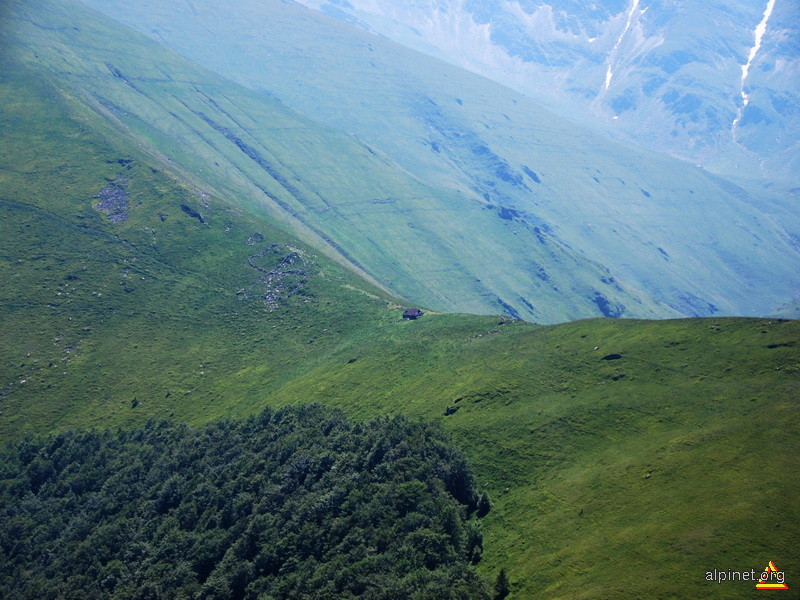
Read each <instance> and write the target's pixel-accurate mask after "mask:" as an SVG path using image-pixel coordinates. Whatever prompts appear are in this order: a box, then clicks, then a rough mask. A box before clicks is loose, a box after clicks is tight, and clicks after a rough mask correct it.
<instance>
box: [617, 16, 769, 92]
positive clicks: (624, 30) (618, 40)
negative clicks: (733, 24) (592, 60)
mask: <svg viewBox="0 0 800 600" xmlns="http://www.w3.org/2000/svg"><path fill="white" fill-rule="evenodd" d="M771 1H772V2H774V0H771ZM637 8H639V0H633V1H632V2H631V8H630V10H629V11H628V18H627V20H626V21H625V27H624V28H623V30H622V33H620V34H619V37H618V38H617V43H616V44H614V47H613V48H612V49H611V53H610V54H609V55H608V69H607V70H606V84H605V89H606V90H608V87H609V86H610V85H611V78H612V77H613V75H614V72H613V71H612V70H611V66H612V65H613V64H614V59H615V58H616V57H617V51H618V50H619V45H620V44H621V43H622V39H623V38H624V37H625V34H626V33H628V30H629V29H630V28H631V22H632V21H633V14H634V13H635V12H636V9H637ZM646 10H647V9H646V8H645V9H644V10H643V11H642V12H641V13H640V14H644V12H645V11H646Z"/></svg>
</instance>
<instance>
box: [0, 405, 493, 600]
mask: <svg viewBox="0 0 800 600" xmlns="http://www.w3.org/2000/svg"><path fill="white" fill-rule="evenodd" d="M0 465H1V466H0V511H2V512H1V513H0V597H2V598H6V599H8V600H12V599H14V600H17V599H19V600H22V599H29V598H40V599H46V598H52V599H57V598H58V599H62V598H63V599H75V600H77V599H81V600H84V599H90V598H114V599H123V598H124V599H141V600H151V599H152V600H155V599H160V598H164V599H167V598H170V599H173V598H174V599H179V598H208V599H210V598H230V599H240V598H247V599H256V598H258V599H262V600H263V599H268V598H269V599H276V600H277V599H284V598H285V599H300V598H320V599H322V598H331V599H333V598H337V599H345V598H365V599H366V598H371V599H395V598H396V599H398V600H399V599H407V598H418V599H423V598H437V599H445V600H446V599H450V598H452V599H472V598H488V596H487V594H486V591H485V585H484V584H483V582H482V581H481V580H480V579H479V578H478V577H477V576H476V575H475V573H474V572H473V570H472V566H471V563H475V562H477V561H478V560H479V559H480V554H481V547H482V541H481V534H480V533H479V531H478V529H477V527H476V525H475V524H474V520H473V521H472V522H468V520H467V518H468V516H469V515H471V514H472V513H474V512H475V509H476V508H477V504H478V494H477V492H476V487H475V479H474V477H473V475H472V473H471V472H470V470H469V468H468V466H467V463H466V462H465V460H464V458H463V457H462V456H461V454H460V453H458V452H457V451H455V450H454V449H453V448H452V447H451V446H450V445H449V443H448V441H447V438H446V435H445V434H444V433H443V431H442V430H441V429H439V428H436V427H432V426H429V425H423V424H420V423H413V422H410V421H408V420H406V419H404V418H399V417H398V418H379V419H376V420H373V421H371V422H369V423H366V424H353V423H351V422H350V421H348V420H347V419H346V418H345V417H344V416H343V415H342V414H341V413H339V412H335V411H331V410H327V409H323V408H322V407H320V406H319V405H309V406H305V407H299V408H286V409H282V410H280V411H277V412H273V411H270V410H266V411H264V412H263V413H261V414H260V415H258V416H256V417H252V418H250V419H248V420H246V421H217V422H214V423H211V424H209V425H207V426H205V427H203V428H199V429H192V428H190V427H188V426H184V425H173V424H166V423H155V422H151V423H149V424H148V425H147V426H145V427H144V428H141V429H137V430H133V431H117V432H111V431H105V432H101V433H96V432H93V433H74V432H66V433H61V434H58V435H53V436H50V437H46V438H45V437H43V438H28V439H26V440H25V441H22V442H19V443H17V444H15V445H13V446H8V447H6V448H5V449H4V450H3V451H2V456H0Z"/></svg>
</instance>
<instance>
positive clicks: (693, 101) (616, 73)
mask: <svg viewBox="0 0 800 600" xmlns="http://www.w3.org/2000/svg"><path fill="white" fill-rule="evenodd" d="M299 1H300V2H301V3H302V4H305V5H306V6H309V7H313V8H316V9H318V10H321V11H323V12H325V13H327V14H328V15H331V16H334V17H336V18H339V19H342V20H345V21H348V22H351V23H356V24H359V25H360V26H362V27H364V28H366V29H369V30H371V31H373V32H375V33H379V34H381V35H385V36H387V37H390V38H391V39H394V40H395V41H398V42H400V43H402V44H405V45H408V46H411V47H413V48H416V49H418V50H422V51H425V52H428V53H431V54H435V55H436V56H439V57H440V58H444V59H445V60H448V61H450V62H452V63H455V64H458V65H459V66H462V67H465V68H467V69H470V70H473V71H476V72H478V73H481V74H483V75H485V76H487V77H489V78H491V79H495V80H497V81H499V82H501V83H504V84H506V85H509V86H510V87H512V88H515V89H517V90H519V91H521V92H523V93H525V94H527V95H530V96H532V97H534V98H536V99H538V100H539V101H542V102H544V103H546V104H547V105H548V106H549V107H551V108H554V109H556V110H557V111H558V112H560V113H561V114H562V115H565V116H568V117H570V118H572V119H575V120H579V121H582V122H584V123H586V122H592V123H593V124H594V125H596V126H600V127H602V128H604V129H606V130H610V131H612V132H614V133H616V134H617V135H619V136H620V137H622V138H623V139H627V140H629V141H633V142H636V143H639V144H642V145H645V146H647V147H649V148H653V149H657V150H661V151H664V152H668V153H670V154H672V155H675V156H679V157H682V158H685V159H689V160H691V161H692V162H695V163H700V164H703V165H705V166H707V167H708V168H710V169H711V170H714V171H718V172H721V173H725V174H735V175H737V176H742V175H744V176H750V177H753V178H758V177H766V178H767V179H771V180H785V181H788V182H792V183H793V184H794V185H796V184H797V180H798V178H797V175H796V173H798V172H800V160H799V159H798V154H800V152H798V150H799V149H800V144H799V143H798V142H799V140H800V118H798V117H800V95H799V94H798V90H800V32H799V31H798V24H800V3H798V2H797V1H796V0H754V1H744V0H725V1H719V0H717V1H713V0H712V1H709V0H601V1H597V2H579V1H577V0H549V1H548V2H547V3H545V2H543V1H542V0H517V1H507V0H427V1H425V2H420V1H417V2H407V1H399V0H299Z"/></svg>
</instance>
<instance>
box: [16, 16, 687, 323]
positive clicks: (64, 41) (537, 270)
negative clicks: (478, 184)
mask: <svg viewBox="0 0 800 600" xmlns="http://www.w3.org/2000/svg"><path fill="white" fill-rule="evenodd" d="M11 6H12V9H11V11H12V12H11V18H12V20H11V21H10V27H9V29H10V31H11V32H13V37H14V39H15V40H16V41H14V42H13V43H11V46H10V49H11V50H12V51H13V52H14V53H16V54H18V55H19V56H20V57H22V58H21V60H24V61H25V62H26V63H27V64H31V65H34V66H36V67H37V68H41V69H44V70H45V71H47V72H48V73H49V76H50V77H52V78H53V79H54V81H56V82H57V85H58V86H60V87H64V88H66V89H69V90H70V92H71V93H72V94H74V95H76V96H80V97H82V98H85V99H86V100H87V101H88V102H90V103H92V104H93V105H94V106H95V108H96V109H97V110H98V111H100V112H102V113H104V114H106V115H107V116H108V117H109V118H112V119H115V120H117V121H118V122H119V123H120V125H121V126H123V127H125V128H126V129H128V130H129V131H131V132H132V133H133V134H135V135H136V136H137V138H138V139H139V140H140V142H141V143H145V144H152V145H153V146H154V147H155V148H157V149H158V151H159V152H161V153H162V154H163V155H164V156H166V157H168V159H169V160H170V161H172V162H174V163H175V164H177V165H180V166H181V167H182V168H184V169H185V170H187V171H189V172H191V173H192V174H193V176H195V177H201V178H203V179H204V180H205V181H207V182H210V184H211V185H213V186H214V187H215V188H216V189H218V190H220V191H221V192H224V193H227V194H233V195H236V196H244V197H246V198H247V199H248V201H249V205H250V206H252V207H255V208H259V209H261V210H265V211H269V212H270V213H271V214H273V215H275V216H277V217H279V218H280V219H281V220H282V221H284V222H286V224H287V226H289V227H291V228H292V229H293V230H294V231H296V232H298V234H299V235H301V236H302V237H303V238H304V239H306V240H308V241H310V242H311V243H314V244H315V245H317V246H318V247H321V248H323V249H325V248H327V250H328V253H329V254H330V255H331V256H334V257H338V259H339V260H340V261H343V262H349V263H351V264H352V265H356V266H358V267H359V269H361V270H362V271H364V272H366V273H368V274H370V275H371V276H372V277H373V279H374V280H377V281H378V282H380V284H382V285H383V286H385V287H386V288H390V289H392V290H393V291H395V292H396V293H398V294H400V295H402V296H403V297H406V298H410V299H412V300H413V301H415V302H418V303H422V304H424V305H426V306H429V307H431V308H434V309H439V310H445V309H447V310H458V311H465V312H467V311H468V312H477V313H490V314H491V313H495V314H496V313H499V312H507V313H509V314H511V315H513V316H524V317H526V318H528V319H531V320H534V319H536V320H540V321H543V322H557V321H563V320H568V319H572V318H577V317H581V316H591V315H600V314H613V315H622V314H624V315H626V316H664V315H675V314H677V313H676V311H674V310H672V309H670V308H669V307H667V306H665V305H664V304H663V303H662V302H660V301H659V300H656V299H654V295H653V294H650V293H648V292H644V291H640V290H637V289H635V288H632V287H630V286H626V284H624V283H622V284H619V283H616V282H615V281H614V280H613V278H612V277H611V276H610V275H609V273H608V270H607V269H606V268H605V267H603V265H602V264H600V263H599V261H598V260H597V257H594V256H592V255H586V254H583V253H581V252H579V251H578V250H576V249H574V248H571V247H570V246H569V245H568V243H567V242H566V241H563V240H560V239H558V237H557V236H554V235H551V234H550V233H549V232H548V231H547V229H546V226H545V225H544V224H542V225H541V227H539V226H538V225H537V223H538V221H537V220H536V219H534V218H528V219H526V218H524V217H523V215H521V214H520V213H517V212H510V211H508V210H505V211H504V210H502V209H501V208H500V207H499V206H496V205H491V206H490V204H489V203H487V202H486V201H483V200H481V201H478V200H477V199H475V198H474V197H472V196H470V195H467V194H461V193H459V192H458V191H457V190H452V189H451V190H448V189H442V188H441V187H438V188H437V187H434V186H438V184H439V182H438V181H432V182H430V181H429V182H428V183H432V184H434V186H432V185H428V184H426V183H423V182H420V181H419V180H418V179H417V178H415V177H413V176H412V175H409V173H408V172H407V171H406V170H405V169H404V165H398V164H397V163H395V162H393V161H392V159H390V158H387V157H386V156H385V155H383V154H382V153H380V152H379V151H377V150H375V149H374V148H371V147H369V146H367V145H366V144H365V143H364V142H362V141H360V140H359V139H357V138H355V137H354V136H352V135H347V134H342V133H337V132H335V131H332V130H331V129H330V128H328V127H325V126H321V125H319V124H318V123H315V122H313V121H309V120H308V119H305V118H303V117H301V116H299V115H297V114H296V113H294V112H292V111H290V110H287V109H286V108H285V107H284V106H282V105H281V104H280V103H279V102H277V101H275V100H274V99H271V98H268V97H266V96H264V95H263V94H257V93H255V92H252V91H250V90H247V89H244V88H242V87H240V86H237V85H235V84H232V83H231V82H229V81H227V80H225V79H223V78H221V77H219V76H217V75H215V74H213V73H211V72H209V71H207V70H205V69H203V68H201V67H199V66H197V65H196V64H193V63H190V62H189V61H187V60H185V59H183V58H181V57H180V56H178V55H176V54H175V53H173V52H170V51H168V50H166V49H164V48H163V47H162V46H160V45H159V44H156V43H155V42H152V41H150V40H148V39H147V38H145V37H144V36H140V35H138V34H136V33H135V32H132V31H130V30H127V29H125V28H124V27H122V26H120V25H119V24H117V23H115V22H113V21H111V20H109V19H107V18H104V17H102V15H99V14H97V13H94V12H93V11H91V10H90V9H87V8H85V7H82V6H81V5H78V4H69V3H59V2H45V1H37V2H18V3H12V5H11Z"/></svg>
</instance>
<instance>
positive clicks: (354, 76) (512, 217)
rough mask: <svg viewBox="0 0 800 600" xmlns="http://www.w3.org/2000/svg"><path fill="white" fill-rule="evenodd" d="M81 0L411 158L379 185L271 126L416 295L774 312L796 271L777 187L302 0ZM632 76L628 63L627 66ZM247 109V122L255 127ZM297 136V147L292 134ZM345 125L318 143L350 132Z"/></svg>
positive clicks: (521, 312)
mask: <svg viewBox="0 0 800 600" xmlns="http://www.w3.org/2000/svg"><path fill="white" fill-rule="evenodd" d="M84 1H85V2H87V3H88V4H91V5H92V6H94V7H95V8H97V9H99V10H101V11H103V12H105V13H106V14H108V15H109V16H111V17H113V18H115V19H118V20H119V21H121V22H123V23H125V24H127V25H129V26H132V27H134V28H136V29H138V30H139V31H141V32H143V33H145V34H148V35H150V36H151V37H152V38H154V39H156V40H158V41H159V42H161V43H162V44H166V45H168V46H169V47H171V48H172V49H174V50H177V51H178V52H179V53H181V54H183V55H184V56H186V57H188V58H190V59H192V60H194V61H197V62H199V63H201V64H203V65H204V66H205V67H207V68H209V69H211V70H212V71H215V72H217V73H222V74H224V75H225V76H226V77H229V78H231V79H233V80H234V81H236V82H237V83H240V84H242V85H244V86H246V87H248V88H250V89H251V90H253V91H255V92H259V93H262V94H264V95H265V96H266V97H271V98H277V99H279V100H280V102H281V103H283V104H285V105H286V106H288V107H290V108H291V109H293V110H295V111H298V112H299V113H301V114H303V115H305V116H306V117H310V118H311V119H312V120H313V121H316V122H318V123H323V124H324V125H325V126H327V127H330V128H332V129H333V130H336V131H339V132H344V133H346V134H347V136H348V138H349V139H351V141H356V143H359V144H361V151H362V152H361V154H363V153H364V152H367V153H368V154H370V156H372V157H373V159H374V160H386V161H388V162H390V163H394V165H396V167H399V169H400V170H402V171H404V172H406V173H407V174H410V175H411V176H412V178H413V179H414V180H416V182H417V183H413V182H407V183H408V185H406V184H403V185H402V186H400V187H399V188H397V189H396V190H394V191H388V190H387V191H384V192H381V194H379V195H376V194H373V193H372V192H367V191H366V190H367V189H368V188H369V186H366V182H367V179H368V178H366V176H364V181H365V190H362V191H358V189H357V186H355V187H353V188H342V187H341V186H339V185H338V184H337V179H338V178H345V179H346V180H348V181H352V182H356V181H357V180H358V179H359V178H360V177H362V173H361V170H360V168H359V167H357V166H356V165H355V163H349V162H348V163H347V166H345V165H342V168H341V169H340V170H339V173H340V174H339V176H338V177H337V176H335V175H333V176H332V177H329V176H328V175H330V174H332V173H329V174H327V175H326V174H324V173H322V172H320V170H319V169H318V168H316V165H315V160H314V159H308V158H303V159H302V160H301V161H299V162H298V160H297V159H298V157H309V156H313V155H310V154H309V151H310V150H311V147H307V145H304V144H303V143H302V142H301V141H298V140H296V139H295V138H296V137H297V136H296V134H295V133H292V134H291V135H286V134H285V133H282V132H289V131H292V129H286V128H282V129H281V128H275V127H271V128H270V129H269V130H263V131H262V132H261V133H259V134H258V135H257V137H258V138H259V140H261V143H263V144H265V145H266V146H270V147H272V146H273V145H274V144H278V146H275V147H274V148H273V151H274V153H275V157H276V160H278V161H279V162H281V163H283V164H284V165H292V169H291V173H287V174H286V175H285V178H284V179H285V181H287V182H295V183H291V185H290V186H289V187H288V188H287V187H286V186H285V185H283V186H282V187H283V188H284V192H286V193H288V194H289V196H292V197H293V198H295V200H298V194H296V193H294V188H295V187H297V183H296V182H303V185H308V186H311V187H313V188H314V189H315V190H317V192H318V193H319V196H320V197H321V198H325V201H326V202H327V203H328V204H330V205H331V206H332V207H335V210H334V208H331V209H330V210H328V209H324V210H318V209H320V207H319V206H317V204H315V202H316V201H315V202H312V203H311V204H309V203H307V202H305V201H304V200H303V201H300V200H298V201H299V202H300V204H301V205H302V206H298V207H297V210H298V211H300V212H298V213H297V214H298V215H299V217H300V218H302V219H305V220H306V221H307V224H312V225H313V226H314V227H315V228H318V229H319V230H320V231H322V232H323V233H324V235H326V236H329V237H330V238H331V239H333V240H335V242H336V244H337V245H338V247H340V248H344V249H346V250H347V251H348V253H349V254H350V255H351V256H354V257H355V260H357V262H358V263H359V264H361V265H363V266H364V267H365V268H366V269H367V271H368V272H369V273H371V274H372V275H373V276H374V277H375V278H376V279H377V280H378V281H380V282H381V283H382V284H383V285H385V286H386V287H388V288H390V289H393V290H395V291H397V292H398V293H400V294H401V295H404V296H406V297H409V298H412V299H413V300H414V301H415V302H419V303H421V304H423V305H426V306H429V307H431V308H434V309H439V310H457V311H462V312H486V313H492V312H501V311H503V312H506V313H507V314H510V315H512V316H521V317H523V318H527V319H531V320H535V321H538V322H555V321H558V320H564V319H574V318H580V317H584V316H593V315H598V314H601V315H605V316H626V317H649V316H663V317H669V316H674V315H697V316H701V315H712V314H716V315H719V314H733V315H742V314H744V315H759V314H766V313H767V312H772V311H774V310H775V309H776V308H777V307H779V306H781V305H783V304H785V303H786V301H787V300H789V299H790V298H793V297H795V294H796V292H797V290H798V289H799V288H798V284H797V277H796V274H797V273H798V272H800V267H798V266H797V265H799V264H800V249H799V247H798V243H799V242H798V240H800V219H799V218H798V216H797V214H796V211H795V210H794V209H793V204H792V203H791V202H788V201H786V198H784V197H779V196H780V195H779V194H764V193H761V192H759V193H752V194H750V195H748V193H747V192H745V191H744V190H743V189H741V188H736V186H733V185H731V184H730V183H728V182H725V181H723V180H720V179H716V178H713V177H710V176H709V175H708V174H706V173H705V172H703V171H702V170H700V169H696V168H694V167H692V166H691V165H687V164H686V163H684V162H681V161H677V160H674V159H669V158H666V157H664V156H663V155H659V154H655V153H651V152H644V151H640V150H637V149H634V148H630V147H627V146H622V145H620V144H616V143H613V142H610V141H609V140H607V139H606V138H605V137H603V136H600V135H597V134H595V133H591V132H589V131H588V130H586V129H585V128H583V127H579V126H576V125H574V124H572V123H569V122H566V121H564V120H562V119H560V118H558V117H557V116H555V115H554V114H553V113H552V112H549V111H546V110H544V109H542V108H541V107H540V106H539V105H538V104H537V103H535V102H533V101H531V100H530V99H529V98H526V97H524V96H523V95H521V94H519V93H517V92H514V91H512V90H510V89H508V88H507V87H504V86H502V85H498V84H497V83H495V82H493V81H490V80H489V79H486V78H483V77H479V76H476V75H474V74H472V73H469V72H467V71H465V70H463V69H459V68H455V67H453V66H451V65H449V64H446V63H444V62H442V61H439V60H435V59H433V58H431V57H429V56H426V55H424V54H421V53H419V52H414V51H411V50H409V49H408V48H404V47H402V46H399V45H398V44H395V43H392V42H390V41H387V40H385V39H381V38H379V37H376V36H374V35H370V34H367V33H366V32H364V31H363V30H362V29H359V28H357V27H353V26H351V25H348V24H345V23H342V22H338V21H337V20H335V19H331V18H328V17H326V16H325V15H321V14H319V13H316V12H314V11H312V10H309V9H307V8H306V7H303V6H300V5H299V4H297V3H294V2H287V1H285V0H237V1H236V2H235V3H228V4H226V5H224V6H223V5H220V4H219V3H218V2H216V1H215V0H192V1H191V2H186V3H169V4H164V3H161V2H158V0H124V1H123V0H84ZM631 27H632V26H631ZM576 35H577V34H576ZM620 47H622V45H620ZM128 70H130V71H131V73H136V72H137V71H140V70H142V69H141V67H139V68H137V67H134V66H133V65H131V67H130V68H129V69H128ZM604 73H605V72H604ZM621 77H622V73H621V71H619V69H617V70H614V69H612V70H611V82H612V85H613V82H614V81H616V79H617V78H621ZM190 81H191V80H190ZM604 82H605V75H604V74H603V76H602V78H601V85H604ZM610 87H611V86H609V88H610ZM216 95H221V96H223V97H224V96H225V93H223V92H219V93H217V94H216ZM215 102H217V101H216V100H215ZM217 104H219V102H217ZM212 108H213V106H212ZM204 110H205V109H204ZM209 110H210V109H209ZM214 110H217V109H214ZM223 117H224V118H227V117H225V115H224V114H222V115H221V116H220V117H219V118H220V119H221V118H223ZM265 118H266V121H265V120H264V119H265ZM733 118H735V115H731V119H733ZM269 121H270V118H269V117H266V116H262V117H258V118H255V117H253V116H250V117H248V118H247V120H246V121H245V120H242V119H237V123H239V125H242V123H244V124H245V125H247V123H253V124H255V125H257V126H258V127H263V126H264V125H265V124H266V123H268V122H269ZM743 121H744V119H742V122H743ZM239 125H235V124H232V125H231V126H232V127H233V126H235V127H237V130H238V128H240V127H239ZM245 125H242V127H243V128H244V129H247V132H244V131H242V135H245V133H246V135H251V134H253V131H254V129H257V128H254V126H249V127H247V126H245ZM740 127H742V128H744V125H743V124H741V123H740ZM240 137H241V136H240ZM292 140H294V141H293V142H292V143H293V144H295V143H296V146H294V149H293V150H291V151H289V150H288V149H286V148H283V149H281V148H280V146H285V145H286V144H287V143H288V142H289V141H292ZM331 144H332V145H331ZM331 144H326V143H321V144H318V145H316V146H314V148H317V149H316V150H314V152H318V153H319V156H320V157H322V156H328V153H326V150H325V149H326V148H327V147H329V146H330V148H331V150H333V151H334V152H337V151H336V150H335V149H334V148H339V145H340V143H339V142H336V143H333V142H331ZM266 146H265V147H266ZM303 148H305V149H303ZM365 148H366V149H368V150H366V149H365ZM346 156H347V153H342V154H341V159H342V160H344V159H345V157H346ZM238 159H239V160H240V161H241V160H244V159H243V158H242V157H241V156H238ZM326 160H329V159H326ZM370 160H372V159H370ZM317 161H319V159H317ZM212 162H214V161H212ZM245 162H246V161H245ZM332 162H333V164H335V162H336V161H335V160H334V161H332ZM252 166H253V165H249V164H248V165H246V167H247V168H251V167H252ZM256 166H257V165H256ZM241 167H242V168H246V167H245V165H241ZM396 167H393V169H392V172H395V173H397V172H398V171H397V168H396ZM262 170H263V169H262ZM260 176H261V175H259V177H260ZM380 179H381V178H380V177H379V178H378V180H380ZM412 183H413V185H412ZM419 184H422V185H423V186H424V187H425V188H426V189H425V190H423V189H421V188H420V186H419ZM378 187H385V186H380V185H379V186H378ZM300 196H302V195H300ZM315 197H316V196H315ZM287 202H293V200H292V199H291V198H287ZM312 222H313V223H312ZM399 266H402V268H400V269H399V271H398V267H399ZM400 272H402V273H404V275H403V277H402V278H401V277H400V275H399V273H400Z"/></svg>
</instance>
